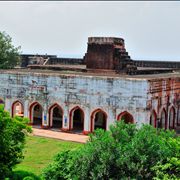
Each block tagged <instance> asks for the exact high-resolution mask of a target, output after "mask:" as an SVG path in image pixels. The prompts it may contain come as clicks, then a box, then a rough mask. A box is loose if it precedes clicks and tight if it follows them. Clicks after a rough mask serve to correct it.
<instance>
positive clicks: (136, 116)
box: [0, 70, 180, 134]
mask: <svg viewBox="0 0 180 180" xmlns="http://www.w3.org/2000/svg"><path fill="white" fill-rule="evenodd" d="M165 76H166V77H165ZM0 103H4V104H5V110H7V111H9V112H10V113H11V115H12V116H15V115H18V116H23V117H28V118H29V119H30V123H31V124H33V125H38V126H41V127H42V128H58V129H61V130H62V131H71V132H77V133H83V134H88V133H90V132H93V131H94V130H95V129H96V128H102V129H105V130H108V129H109V126H110V125H111V124H113V123H114V122H115V121H117V120H121V119H124V121H125V122H127V123H136V124H137V125H138V126H141V125H142V124H152V125H153V126H154V127H161V128H164V129H175V128H177V127H178V126H180V74H179V73H176V74H166V75H163V74H162V75H146V76H142V75H141V76H140V75H139V76H137V75H136V76H125V75H124V76H123V75H122V76H119V75H108V74H107V75H98V74H93V73H89V74H88V73H78V72H52V71H48V70H47V71H43V70H41V71H40V70H21V72H19V71H18V70H6V71H5V70H1V72H0Z"/></svg>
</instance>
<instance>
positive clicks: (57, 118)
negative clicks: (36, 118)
mask: <svg viewBox="0 0 180 180" xmlns="http://www.w3.org/2000/svg"><path fill="white" fill-rule="evenodd" d="M63 114H64V111H63V109H62V107H61V106H60V105H59V104H57V103H55V104H53V105H52V106H50V108H49V125H50V127H55V128H62V127H63Z"/></svg>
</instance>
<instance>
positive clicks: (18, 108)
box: [11, 100, 24, 117]
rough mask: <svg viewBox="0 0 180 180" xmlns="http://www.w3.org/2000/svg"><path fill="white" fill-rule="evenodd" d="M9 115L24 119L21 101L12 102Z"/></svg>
mask: <svg viewBox="0 0 180 180" xmlns="http://www.w3.org/2000/svg"><path fill="white" fill-rule="evenodd" d="M11 115H12V117H14V116H20V117H24V105H23V103H22V102H21V101H19V100H17V101H15V102H13V104H12V106H11Z"/></svg>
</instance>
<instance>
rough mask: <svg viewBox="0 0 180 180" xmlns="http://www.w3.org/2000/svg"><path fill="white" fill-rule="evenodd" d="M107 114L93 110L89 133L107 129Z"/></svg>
mask: <svg viewBox="0 0 180 180" xmlns="http://www.w3.org/2000/svg"><path fill="white" fill-rule="evenodd" d="M106 126H107V114H106V113H105V112H104V111H102V110H101V109H97V110H95V111H94V112H93V113H92V114H91V132H93V131H94V130H96V129H98V128H100V129H104V130H106V129H107V127H106Z"/></svg>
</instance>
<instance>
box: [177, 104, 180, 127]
mask: <svg viewBox="0 0 180 180" xmlns="http://www.w3.org/2000/svg"><path fill="white" fill-rule="evenodd" d="M177 125H178V126H180V106H178V109H177Z"/></svg>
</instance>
